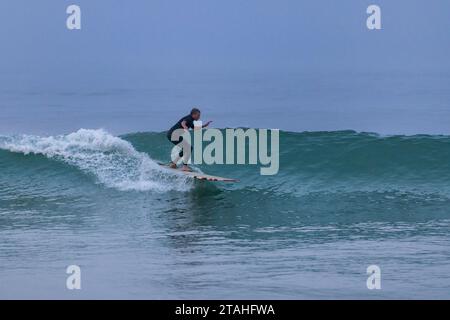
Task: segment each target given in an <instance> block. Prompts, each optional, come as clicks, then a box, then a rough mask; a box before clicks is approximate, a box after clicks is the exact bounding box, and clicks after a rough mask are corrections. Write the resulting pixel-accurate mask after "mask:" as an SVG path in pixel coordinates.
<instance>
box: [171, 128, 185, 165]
mask: <svg viewBox="0 0 450 320" xmlns="http://www.w3.org/2000/svg"><path fill="white" fill-rule="evenodd" d="M167 139H168V140H169V141H170V142H171V143H172V144H174V145H175V146H177V145H178V144H179V143H180V142H181V141H182V140H183V137H180V139H179V140H178V141H173V140H172V137H171V136H170V135H167ZM181 158H183V149H181V151H180V153H178V156H177V157H176V158H175V159H172V161H170V162H169V167H171V168H172V169H176V168H177V163H178V161H180V159H181Z"/></svg>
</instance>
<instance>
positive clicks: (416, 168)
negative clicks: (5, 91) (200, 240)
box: [0, 129, 450, 197]
mask: <svg viewBox="0 0 450 320" xmlns="http://www.w3.org/2000/svg"><path fill="white" fill-rule="evenodd" d="M171 148H172V145H171V144H170V143H168V142H167V140H166V137H165V135H164V133H136V134H129V135H125V136H123V137H115V136H112V135H110V134H108V133H107V132H105V131H104V130H85V129H81V130H79V131H77V132H74V133H71V134H68V135H62V136H54V137H52V136H51V137H38V136H30V135H21V136H11V137H4V136H3V137H0V149H2V150H3V151H4V152H3V153H2V154H0V156H1V157H2V158H3V165H4V166H17V165H20V163H13V162H11V163H6V162H5V161H8V157H7V156H8V154H9V155H11V153H16V154H17V153H18V154H22V155H23V156H27V157H30V156H31V157H32V156H35V157H36V156H45V159H47V160H48V161H58V162H62V163H65V164H67V165H69V166H71V167H73V168H76V169H78V170H80V171H81V172H83V173H86V174H88V175H92V176H94V178H95V179H96V181H98V182H100V183H101V184H103V185H105V186H106V187H110V188H116V189H118V190H137V191H155V192H165V191H169V190H177V191H188V190H191V188H193V186H194V185H193V183H192V181H191V180H190V179H188V178H185V177H183V176H179V175H173V174H170V173H167V172H166V171H164V170H161V168H160V167H159V166H158V165H157V163H156V161H154V160H153V159H152V157H154V158H155V159H158V160H161V161H167V160H168V158H169V152H170V150H171ZM16 160H17V159H16V158H11V159H10V161H16ZM35 160H36V161H42V159H40V160H39V159H37V158H36V159H35ZM200 167H201V168H202V169H203V171H206V172H208V173H212V174H218V175H226V176H230V177H234V178H238V179H240V180H241V183H240V184H238V185H235V186H224V187H225V188H231V189H232V188H238V189H239V188H254V189H256V190H269V191H270V192H274V193H284V194H294V195H295V194H296V195H304V194H310V193H312V192H355V191H361V192H374V191H375V192H391V191H398V192H412V193H417V194H436V195H444V196H446V197H447V196H449V195H450V184H449V183H448V182H449V181H450V137H449V136H430V135H416V136H379V135H376V134H369V133H357V132H354V131H337V132H305V133H292V132H281V134H280V170H279V173H278V174H277V175H275V176H260V175H259V166H257V165H212V166H206V165H204V166H200Z"/></svg>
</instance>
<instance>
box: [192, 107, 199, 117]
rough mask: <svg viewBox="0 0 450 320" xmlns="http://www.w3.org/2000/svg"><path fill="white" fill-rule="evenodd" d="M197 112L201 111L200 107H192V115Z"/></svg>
mask: <svg viewBox="0 0 450 320" xmlns="http://www.w3.org/2000/svg"><path fill="white" fill-rule="evenodd" d="M196 113H200V109H197V108H192V110H191V116H192V115H193V114H196Z"/></svg>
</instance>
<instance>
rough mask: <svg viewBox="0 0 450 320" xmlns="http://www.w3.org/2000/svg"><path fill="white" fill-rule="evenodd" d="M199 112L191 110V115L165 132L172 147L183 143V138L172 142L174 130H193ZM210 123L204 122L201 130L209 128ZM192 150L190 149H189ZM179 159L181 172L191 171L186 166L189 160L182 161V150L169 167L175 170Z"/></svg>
mask: <svg viewBox="0 0 450 320" xmlns="http://www.w3.org/2000/svg"><path fill="white" fill-rule="evenodd" d="M200 114H201V113H200V110H199V109H197V108H193V109H192V110H191V113H190V114H189V115H187V116H185V117H183V118H181V119H180V120H179V121H178V122H177V123H176V124H175V125H174V126H173V127H172V128H170V130H169V131H167V138H168V139H169V141H170V142H172V143H173V144H174V145H178V144H180V143H181V142H182V141H183V137H180V138H179V139H176V140H172V134H173V132H174V131H175V130H178V129H184V130H189V129H194V127H195V126H194V121H198V120H200ZM211 122H212V121H208V122H206V123H205V124H204V125H202V128H206V127H208V126H209V124H210V123H211ZM191 148H192V147H191ZM180 159H183V160H182V161H183V167H182V170H183V171H191V169H190V168H189V166H188V165H187V163H186V162H187V161H188V160H189V159H184V158H183V149H181V151H180V153H179V154H178V157H177V158H176V159H173V160H172V161H171V162H170V163H169V166H170V167H171V168H172V169H176V168H177V163H178V161H179V160H180Z"/></svg>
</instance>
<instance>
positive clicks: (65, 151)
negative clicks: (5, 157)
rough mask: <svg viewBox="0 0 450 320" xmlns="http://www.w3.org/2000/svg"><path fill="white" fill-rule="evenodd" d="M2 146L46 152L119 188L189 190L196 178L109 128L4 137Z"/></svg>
mask: <svg viewBox="0 0 450 320" xmlns="http://www.w3.org/2000/svg"><path fill="white" fill-rule="evenodd" d="M0 148H1V149H4V150H8V151H11V152H18V153H23V154H25V155H28V154H42V155H44V156H46V157H48V158H50V159H56V160H59V161H63V162H65V163H68V164H70V165H72V166H74V167H77V168H79V169H80V170H82V171H83V172H86V173H88V174H92V175H93V176H94V177H95V178H96V179H97V180H98V181H99V182H100V183H102V184H104V185H105V186H107V187H111V188H116V189H119V190H137V191H157V192H165V191H170V190H178V191H187V190H189V189H190V188H191V187H192V181H191V180H190V179H189V178H188V177H185V176H182V175H178V174H173V173H171V172H169V171H166V170H164V169H162V168H161V167H160V166H159V165H158V164H157V163H156V162H155V161H154V160H152V159H151V158H150V157H149V156H148V154H146V153H142V152H138V151H137V150H136V149H134V147H133V145H132V144H131V143H129V142H128V141H125V140H123V139H121V138H119V137H115V136H113V135H111V134H109V133H108V132H106V131H104V130H102V129H98V130H87V129H80V130H78V131H77V132H74V133H71V134H68V135H60V136H50V137H39V136H33V135H20V136H14V137H1V139H0Z"/></svg>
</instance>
